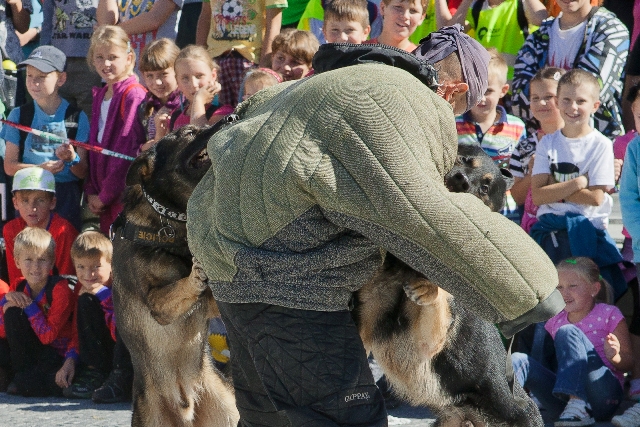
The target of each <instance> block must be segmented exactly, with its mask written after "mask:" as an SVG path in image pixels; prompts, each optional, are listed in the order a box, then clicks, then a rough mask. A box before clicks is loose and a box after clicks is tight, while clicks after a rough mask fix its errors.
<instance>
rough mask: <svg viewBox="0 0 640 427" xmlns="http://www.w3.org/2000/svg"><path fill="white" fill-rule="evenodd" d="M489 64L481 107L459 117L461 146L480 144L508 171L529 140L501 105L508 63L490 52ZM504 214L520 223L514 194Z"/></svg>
mask: <svg viewBox="0 0 640 427" xmlns="http://www.w3.org/2000/svg"><path fill="white" fill-rule="evenodd" d="M487 50H488V51H489V54H490V55H491V60H490V61H489V85H488V86H487V90H486V91H485V94H484V97H483V98H482V99H481V100H480V102H479V103H478V105H476V106H475V107H473V108H472V109H471V110H469V111H468V112H466V113H465V114H463V115H462V116H458V117H457V118H456V129H457V131H458V144H469V145H476V144H477V145H480V147H482V149H483V150H484V151H485V152H486V153H487V154H488V155H489V156H491V159H493V161H494V162H495V163H496V164H497V165H498V167H500V168H509V160H510V159H511V153H512V152H513V150H514V148H515V147H516V145H518V144H520V143H522V141H524V140H525V139H526V137H527V133H526V132H525V127H524V122H523V121H522V120H520V119H519V118H517V117H515V116H512V115H510V114H507V112H506V110H505V109H504V107H502V106H501V105H498V103H499V102H500V99H501V98H503V97H504V96H505V95H506V94H507V91H508V90H509V85H508V84H507V63H506V61H505V60H504V59H503V58H502V55H500V53H498V51H497V50H495V49H493V48H490V49H487ZM502 214H503V215H504V216H506V217H507V218H509V219H511V220H512V221H514V222H517V223H518V224H519V223H520V214H519V212H518V207H517V206H516V203H515V201H514V200H513V197H512V196H511V193H510V192H509V191H508V190H507V196H506V200H505V206H504V207H503V208H502Z"/></svg>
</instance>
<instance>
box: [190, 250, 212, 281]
mask: <svg viewBox="0 0 640 427" xmlns="http://www.w3.org/2000/svg"><path fill="white" fill-rule="evenodd" d="M191 278H192V279H193V280H195V281H197V282H199V283H200V287H201V288H202V289H205V288H206V287H207V282H208V281H209V278H208V277H207V273H205V271H204V267H203V266H202V263H200V261H198V260H197V259H196V258H195V257H194V258H193V266H192V267H191Z"/></svg>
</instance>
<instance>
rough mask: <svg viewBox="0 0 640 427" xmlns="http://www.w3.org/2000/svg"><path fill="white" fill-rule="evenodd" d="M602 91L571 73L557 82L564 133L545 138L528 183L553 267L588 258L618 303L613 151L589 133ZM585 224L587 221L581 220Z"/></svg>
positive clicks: (537, 229) (586, 76) (536, 234)
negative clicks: (564, 261)
mask: <svg viewBox="0 0 640 427" xmlns="http://www.w3.org/2000/svg"><path fill="white" fill-rule="evenodd" d="M599 93H600V85H599V84H598V80H597V79H596V77H594V76H593V75H592V74H591V73H589V72H587V71H584V70H580V69H572V70H570V71H568V72H567V73H566V74H565V75H564V76H562V77H561V78H560V81H559V82H558V103H559V106H560V114H561V116H562V119H563V120H564V127H563V128H562V129H561V130H558V131H556V132H554V133H552V134H550V135H545V136H544V137H543V138H542V139H541V140H540V142H539V143H538V145H537V147H536V161H535V164H534V166H533V172H532V177H531V192H532V196H533V203H535V204H536V205H538V206H539V208H538V213H537V218H538V222H537V223H536V224H535V225H534V226H533V227H532V228H531V232H530V234H531V237H533V238H534V240H536V241H537V242H538V243H539V244H540V245H541V246H542V248H543V249H544V250H545V252H546V253H547V255H549V258H551V260H553V261H554V262H559V261H560V260H562V259H565V258H569V257H571V256H588V257H590V258H592V259H593V260H594V261H595V262H596V264H597V265H598V267H599V268H600V272H601V274H602V276H603V277H604V278H605V279H606V280H607V281H608V282H609V283H610V284H611V286H612V287H613V289H614V292H615V297H616V298H618V297H619V296H620V295H622V293H624V292H625V291H626V289H627V283H626V281H625V280H624V276H623V275H622V272H621V271H620V268H619V266H618V263H619V262H621V261H622V255H621V254H620V251H619V250H618V248H617V246H616V244H615V242H614V241H613V239H612V238H611V236H610V235H609V233H608V232H607V226H608V223H609V215H610V213H611V207H612V199H611V196H609V194H608V193H607V192H608V191H609V190H610V189H611V188H613V186H614V184H615V181H614V173H613V146H612V143H611V141H610V140H609V139H607V138H606V137H605V136H604V135H602V134H601V133H600V132H598V131H597V130H595V129H593V128H592V127H591V124H590V123H591V115H592V114H593V113H594V112H595V111H596V110H597V109H598V107H599V106H600V100H599V98H598V97H599ZM585 219H586V220H585Z"/></svg>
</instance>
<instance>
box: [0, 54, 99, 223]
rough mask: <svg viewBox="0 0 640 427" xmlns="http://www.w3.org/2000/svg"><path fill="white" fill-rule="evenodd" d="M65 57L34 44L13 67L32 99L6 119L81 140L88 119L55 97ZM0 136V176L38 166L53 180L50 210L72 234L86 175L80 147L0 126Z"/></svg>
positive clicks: (86, 133)
mask: <svg viewBox="0 0 640 427" xmlns="http://www.w3.org/2000/svg"><path fill="white" fill-rule="evenodd" d="M65 62H66V57H65V56H64V53H62V51H60V50H59V49H57V48H55V47H53V46H40V47H38V48H37V49H35V50H34V51H33V52H32V53H31V55H30V56H29V58H28V59H26V60H25V61H23V62H21V63H20V64H19V66H21V67H26V69H27V78H26V80H27V90H28V91H29V95H31V97H32V98H33V101H30V102H28V103H26V104H25V105H22V106H21V107H19V108H15V109H13V110H12V111H11V113H10V114H9V118H8V120H9V121H10V122H14V123H20V124H23V125H26V126H29V127H32V128H34V129H37V130H42V131H45V132H49V133H53V134H55V135H58V136H62V137H67V138H71V139H76V140H78V141H80V142H86V141H87V139H88V137H89V120H88V119H87V115H86V114H85V113H84V112H83V111H81V110H80V109H79V108H78V107H76V106H73V105H70V104H69V102H67V101H66V100H65V99H63V98H61V97H60V95H58V89H59V88H60V87H61V86H62V85H63V84H64V83H65V81H66V79H67V75H66V73H65V72H64V70H65ZM0 138H3V139H4V140H5V141H6V142H8V144H7V146H6V154H5V158H4V170H5V172H6V173H7V174H8V175H10V176H13V175H15V173H16V172H17V171H19V170H20V169H23V168H26V167H30V166H40V167H41V168H43V169H46V170H48V171H49V172H51V173H53V174H54V176H55V180H56V200H57V203H56V212H57V213H58V214H60V216H62V217H63V218H64V219H66V220H67V221H69V222H70V223H71V224H72V225H73V226H74V227H75V228H76V229H77V230H80V229H81V228H82V215H81V209H80V199H81V197H82V189H81V187H80V180H81V179H84V177H85V176H86V174H87V154H86V150H84V149H83V148H76V149H74V147H73V146H71V145H69V144H62V145H61V144H60V143H56V142H51V141H49V140H48V139H46V138H43V137H40V136H36V135H33V134H30V133H27V132H24V131H19V130H18V129H16V128H14V127H11V126H3V127H2V131H0Z"/></svg>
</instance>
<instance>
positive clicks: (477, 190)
mask: <svg viewBox="0 0 640 427" xmlns="http://www.w3.org/2000/svg"><path fill="white" fill-rule="evenodd" d="M445 185H446V186H447V188H448V189H449V191H451V192H454V193H471V194H473V195H474V196H476V197H478V198H479V199H480V200H482V201H483V202H484V204H485V205H487V206H488V207H489V209H491V210H492V211H494V212H497V211H499V210H500V209H502V207H503V206H504V202H505V193H506V191H507V190H508V189H509V188H511V186H512V185H513V175H511V172H509V170H508V169H504V168H499V167H498V166H497V165H496V164H495V163H494V162H493V160H491V157H489V155H488V154H487V153H485V152H484V150H483V149H482V148H481V147H479V146H477V145H468V144H460V145H458V156H457V158H456V162H455V164H454V166H453V169H451V171H449V173H448V174H447V175H446V176H445Z"/></svg>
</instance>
